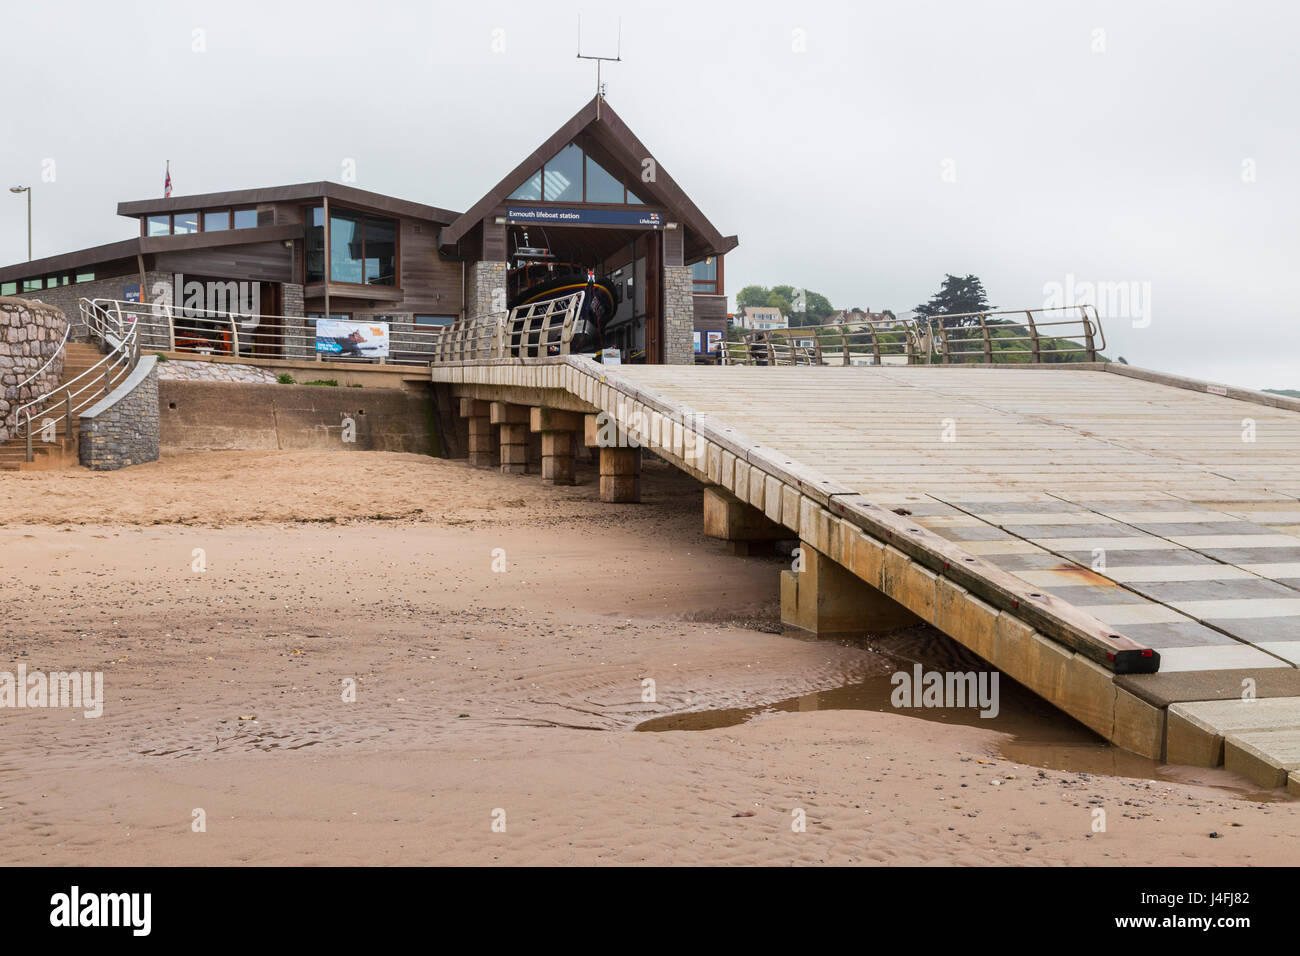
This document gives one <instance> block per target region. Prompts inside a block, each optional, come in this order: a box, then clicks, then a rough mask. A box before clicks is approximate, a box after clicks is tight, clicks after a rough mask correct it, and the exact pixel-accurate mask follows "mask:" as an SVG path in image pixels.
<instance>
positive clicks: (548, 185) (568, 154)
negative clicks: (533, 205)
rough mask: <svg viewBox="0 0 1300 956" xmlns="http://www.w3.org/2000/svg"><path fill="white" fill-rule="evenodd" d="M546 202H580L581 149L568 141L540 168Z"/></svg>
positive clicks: (543, 195) (543, 196)
mask: <svg viewBox="0 0 1300 956" xmlns="http://www.w3.org/2000/svg"><path fill="white" fill-rule="evenodd" d="M542 179H543V181H544V187H543V188H544V192H543V193H542V198H543V199H544V200H546V201H547V202H582V149H581V148H580V147H577V146H575V145H573V143H570V144H569V145H568V146H566V147H564V149H562V150H560V151H559V153H557V154H556V156H555V158H554V159H552V160H551V161H550V162H549V163H547V164H546V165H545V166H544V167H543V168H542Z"/></svg>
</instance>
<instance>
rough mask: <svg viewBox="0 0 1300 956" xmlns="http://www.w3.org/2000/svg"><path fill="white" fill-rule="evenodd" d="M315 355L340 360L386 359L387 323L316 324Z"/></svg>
mask: <svg viewBox="0 0 1300 956" xmlns="http://www.w3.org/2000/svg"><path fill="white" fill-rule="evenodd" d="M316 351H317V352H320V353H322V354H325V355H337V356H339V357H348V356H352V357H358V356H364V357H366V358H387V357H388V323H387V322H346V321H343V320H341V319H317V320H316Z"/></svg>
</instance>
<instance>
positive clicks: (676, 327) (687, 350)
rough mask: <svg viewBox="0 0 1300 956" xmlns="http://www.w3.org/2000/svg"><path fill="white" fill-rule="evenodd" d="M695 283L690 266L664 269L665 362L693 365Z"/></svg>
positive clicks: (666, 267)
mask: <svg viewBox="0 0 1300 956" xmlns="http://www.w3.org/2000/svg"><path fill="white" fill-rule="evenodd" d="M694 296H695V283H694V281H693V279H692V277H691V269H690V266H665V267H664V362H665V363H666V364H668V365H691V364H693V363H694V362H695V298H694Z"/></svg>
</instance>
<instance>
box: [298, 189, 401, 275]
mask: <svg viewBox="0 0 1300 956" xmlns="http://www.w3.org/2000/svg"><path fill="white" fill-rule="evenodd" d="M324 219H325V213H324V209H323V207H320V206H317V207H314V208H313V209H312V210H311V216H310V220H309V221H310V223H311V226H310V227H309V228H308V230H307V263H306V267H307V281H308V282H322V281H324V280H325V278H326V259H325V232H326V230H325V227H324ZM328 266H329V268H328V277H329V281H330V282H344V283H348V284H350V285H397V220H395V219H384V218H381V217H379V216H366V215H363V214H361V213H355V212H351V211H346V210H344V211H339V212H334V211H333V210H331V211H330V222H329V260H328Z"/></svg>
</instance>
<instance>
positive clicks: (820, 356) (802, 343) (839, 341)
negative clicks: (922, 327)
mask: <svg viewBox="0 0 1300 956" xmlns="http://www.w3.org/2000/svg"><path fill="white" fill-rule="evenodd" d="M928 354H929V349H928V347H927V346H926V344H925V342H924V340H923V338H922V336H921V335H920V334H919V333H918V328H917V325H916V323H915V322H912V321H910V320H902V319H900V320H894V321H888V320H885V321H879V322H875V321H869V322H853V323H849V324H846V325H809V326H802V327H795V328H792V329H759V330H754V331H750V332H743V333H742V336H741V339H740V341H735V342H732V341H724V342H720V343H719V344H718V361H719V364H722V365H915V364H917V363H918V362H922V361H926V360H927V357H928Z"/></svg>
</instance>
